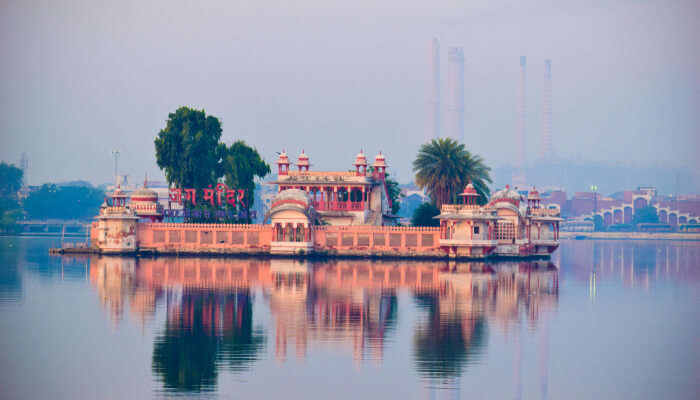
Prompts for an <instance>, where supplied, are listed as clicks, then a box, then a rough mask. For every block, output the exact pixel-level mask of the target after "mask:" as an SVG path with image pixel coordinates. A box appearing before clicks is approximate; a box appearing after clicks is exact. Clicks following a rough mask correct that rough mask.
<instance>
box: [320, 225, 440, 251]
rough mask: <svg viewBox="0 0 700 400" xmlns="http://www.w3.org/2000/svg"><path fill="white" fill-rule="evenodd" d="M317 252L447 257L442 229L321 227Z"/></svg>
mask: <svg viewBox="0 0 700 400" xmlns="http://www.w3.org/2000/svg"><path fill="white" fill-rule="evenodd" d="M315 228H316V229H315V231H314V236H315V241H314V243H315V245H314V250H315V251H316V252H319V253H329V254H339V255H376V256H430V257H443V256H446V253H445V252H444V251H442V250H441V249H440V228H424V227H400V226H372V225H349V226H318V227H315Z"/></svg>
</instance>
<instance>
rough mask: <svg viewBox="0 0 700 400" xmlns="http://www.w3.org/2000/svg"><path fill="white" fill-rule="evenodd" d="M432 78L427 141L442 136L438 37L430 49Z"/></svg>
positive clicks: (434, 39)
mask: <svg viewBox="0 0 700 400" xmlns="http://www.w3.org/2000/svg"><path fill="white" fill-rule="evenodd" d="M430 79H431V83H430V94H429V95H428V126H427V129H426V134H425V141H426V142H429V141H430V140H432V139H435V138H438V137H440V42H438V40H437V38H433V45H432V47H431V49H430Z"/></svg>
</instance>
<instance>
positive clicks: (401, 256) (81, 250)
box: [49, 247, 551, 262]
mask: <svg viewBox="0 0 700 400" xmlns="http://www.w3.org/2000/svg"><path fill="white" fill-rule="evenodd" d="M49 254H52V255H76V254H87V255H91V254H94V255H97V256H116V257H138V258H141V257H143V258H158V257H178V258H179V257H183V258H189V257H207V258H232V259H245V258H256V259H272V258H276V259H320V260H330V259H365V260H417V261H473V262H491V261H548V260H550V259H551V255H530V256H506V255H490V256H488V257H465V256H457V257H450V256H449V254H445V255H439V254H426V253H423V254H410V253H403V252H396V253H391V252H366V251H358V250H355V251H353V250H350V251H316V252H311V253H306V254H303V253H302V254H300V253H293V254H292V253H289V254H279V253H270V252H269V251H264V250H262V249H259V250H257V251H245V250H243V251H241V250H238V249H236V250H235V251H192V250H190V251H187V250H185V251H160V250H156V249H151V248H147V249H139V250H136V251H132V252H103V251H100V250H99V249H97V248H94V247H68V248H50V249H49Z"/></svg>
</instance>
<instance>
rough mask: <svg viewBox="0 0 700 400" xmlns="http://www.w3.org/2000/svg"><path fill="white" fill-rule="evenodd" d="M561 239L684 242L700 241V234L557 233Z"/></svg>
mask: <svg viewBox="0 0 700 400" xmlns="http://www.w3.org/2000/svg"><path fill="white" fill-rule="evenodd" d="M559 235H560V237H561V238H562V239H572V240H588V239H608V240H684V241H700V233H678V232H559Z"/></svg>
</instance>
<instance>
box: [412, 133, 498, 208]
mask: <svg viewBox="0 0 700 400" xmlns="http://www.w3.org/2000/svg"><path fill="white" fill-rule="evenodd" d="M490 171H491V168H489V167H487V166H486V165H484V160H483V159H482V158H481V157H480V156H478V155H476V154H472V153H470V152H469V151H467V150H466V149H465V148H464V145H463V144H460V143H458V142H457V141H456V140H454V139H451V138H439V139H433V140H432V141H431V142H429V143H426V144H424V145H422V146H421V148H420V150H418V156H417V157H416V159H415V160H414V161H413V172H415V173H416V184H417V185H418V186H419V187H420V188H421V189H423V188H425V189H427V191H428V194H430V197H431V198H432V200H433V202H434V203H435V205H436V206H437V207H438V208H440V207H441V206H442V205H443V204H445V203H450V202H455V201H456V200H457V194H458V193H460V192H461V190H462V189H464V186H465V185H466V184H467V183H469V182H471V183H472V184H473V185H474V188H475V189H476V191H477V192H478V193H479V195H480V196H479V202H480V203H481V204H483V203H485V202H486V201H487V200H488V198H489V188H488V186H487V184H488V183H491V176H490Z"/></svg>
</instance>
